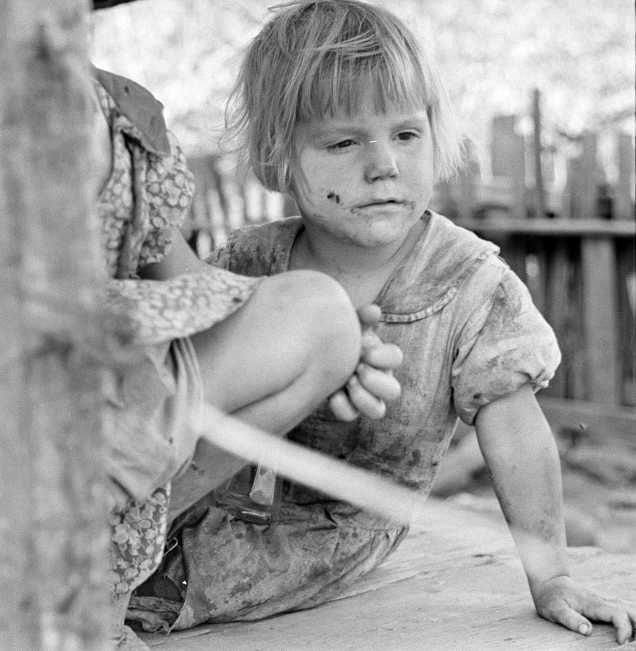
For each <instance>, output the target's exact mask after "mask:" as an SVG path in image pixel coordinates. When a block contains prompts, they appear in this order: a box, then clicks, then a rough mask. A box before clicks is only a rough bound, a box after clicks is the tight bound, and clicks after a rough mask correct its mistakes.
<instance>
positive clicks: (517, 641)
mask: <svg viewBox="0 0 636 651" xmlns="http://www.w3.org/2000/svg"><path fill="white" fill-rule="evenodd" d="M428 507H429V509H428V513H427V516H426V519H425V520H422V521H421V522H420V523H417V524H415V525H414V526H413V527H412V529H411V532H410V534H409V535H408V537H407V538H406V540H404V542H403V543H402V545H401V546H400V547H399V548H398V550H397V551H396V552H395V553H394V554H392V555H391V556H390V557H389V558H388V559H387V561H386V562H385V563H384V564H383V565H381V566H380V567H379V568H378V569H377V570H375V571H374V572H372V573H371V574H369V575H367V576H366V577H364V578H363V579H361V580H360V581H358V582H356V583H355V584H354V585H352V586H351V588H350V589H349V590H347V591H345V593H344V594H342V595H340V596H339V597H336V598H335V599H334V600H333V601H330V602H328V603H326V604H324V605H322V606H320V607H318V608H312V609H308V610H304V611H300V612H295V613H288V614H285V615H280V616H278V617H271V618H268V619H265V620H262V621H259V622H242V623H233V624H217V625H211V626H201V627H199V628H196V629H193V630H190V631H184V632H181V633H175V634H172V635H170V636H160V635H145V636H143V637H144V641H145V642H146V643H148V644H149V645H150V646H151V647H152V648H158V649H159V650H160V651H204V650H205V651H207V650H208V649H210V648H211V647H213V648H214V649H218V650H220V651H253V650H254V649H262V650H268V649H271V650H275V649H288V648H294V649H313V650H316V651H322V650H324V651H332V650H333V649H404V650H407V649H413V650H415V649H449V650H452V649H461V650H462V651H464V650H466V651H477V650H478V651H483V650H485V649H487V650H489V651H509V650H510V649H520V650H524V651H525V650H528V649H532V650H534V649H536V650H537V651H538V650H539V649H541V650H543V649H554V650H556V649H559V650H566V649H572V650H576V651H578V650H581V649H583V650H585V651H592V650H594V651H601V650H604V649H614V648H616V641H615V638H614V633H613V631H612V629H611V627H609V626H607V625H602V624H595V626H594V629H593V632H592V635H591V636H590V637H584V636H581V635H578V634H576V633H573V632H571V631H568V630H566V629H564V628H562V627H559V626H556V625H554V624H551V623H550V622H547V621H545V620H542V619H540V618H539V617H537V615H536V613H535V611H534V608H533V606H532V602H531V599H530V594H529V591H528V587H527V584H526V580H525V577H524V575H523V571H522V569H521V565H520V563H519V561H518V559H517V557H516V552H515V551H514V549H513V545H512V540H511V538H510V535H509V534H508V532H507V529H506V527H505V524H504V522H503V518H502V517H501V515H498V514H497V513H485V512H482V513H479V512H476V511H474V510H471V509H470V508H467V507H464V506H461V505H458V504H457V503H455V502H451V501H446V502H442V501H438V500H432V499H431V500H429V501H428ZM569 555H570V562H571V565H572V574H573V576H574V577H575V578H576V579H578V580H581V581H582V582H583V583H585V584H586V585H588V586H590V587H592V588H594V589H596V590H598V591H600V592H602V593H610V594H613V595H616V596H617V597H619V598H623V599H630V600H636V590H635V588H634V584H633V581H631V580H630V578H631V577H632V576H633V574H634V572H635V571H636V556H634V555H628V554H608V553H603V552H601V551H600V550H597V549H593V548H578V549H576V550H574V549H573V550H571V551H570V554H569Z"/></svg>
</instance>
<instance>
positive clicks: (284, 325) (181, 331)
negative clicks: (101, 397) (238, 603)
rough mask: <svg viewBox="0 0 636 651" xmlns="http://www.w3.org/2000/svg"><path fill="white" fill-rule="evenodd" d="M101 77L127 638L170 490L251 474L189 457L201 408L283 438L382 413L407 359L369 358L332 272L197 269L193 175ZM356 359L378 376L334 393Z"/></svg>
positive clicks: (113, 472) (186, 500)
mask: <svg viewBox="0 0 636 651" xmlns="http://www.w3.org/2000/svg"><path fill="white" fill-rule="evenodd" d="M94 76H95V83H94V89H95V98H96V102H95V132H96V139H97V141H98V143H99V145H100V147H99V151H100V152H101V153H102V154H103V156H102V157H101V158H99V161H101V164H98V166H97V167H98V169H97V171H96V176H97V177H99V179H100V181H101V183H100V186H101V189H100V191H99V195H98V200H97V212H98V217H99V223H100V228H101V236H102V248H103V253H104V263H105V267H106V273H107V275H108V276H109V277H110V278H111V280H109V282H108V285H107V297H106V299H107V300H106V310H107V312H110V313H111V314H115V315H117V317H118V318H120V319H122V320H124V321H125V323H126V324H127V326H128V328H129V335H130V344H131V350H132V355H131V363H130V364H129V365H127V366H123V367H120V368H118V369H117V370H116V373H115V375H114V378H113V381H112V382H111V386H110V387H109V390H108V403H107V415H108V422H109V424H110V428H109V431H108V441H107V443H108V449H107V454H106V470H107V474H108V477H109V480H110V481H109V482H108V488H109V489H110V498H111V506H112V509H111V511H110V517H109V522H110V527H111V533H112V537H111V541H112V544H111V579H112V584H113V595H114V601H115V629H116V630H115V636H116V637H118V638H121V637H122V636H124V637H125V636H126V635H128V632H126V631H124V630H123V629H122V628H121V625H123V614H124V612H125V609H126V607H127V603H128V599H129V597H130V593H131V590H132V589H133V588H134V587H135V586H136V585H139V584H140V583H141V582H143V580H144V579H145V578H146V577H148V576H149V575H150V574H151V573H152V571H153V569H154V568H155V567H156V565H157V564H158V562H159V561H160V559H161V557H162V555H163V550H164V543H165V533H166V526H167V520H168V506H169V500H170V487H171V480H172V479H173V478H174V477H175V476H176V475H180V476H179V482H180V483H179V494H178V499H179V502H180V504H181V505H182V506H189V505H190V504H192V503H193V502H194V501H196V499H197V498H198V497H200V496H201V495H202V494H205V493H207V492H208V491H210V490H211V489H213V488H214V487H216V486H217V485H218V484H220V483H221V482H223V481H224V480H226V479H227V478H229V477H231V476H232V475H234V474H235V473H236V472H237V470H239V469H240V468H241V466H242V465H243V462H242V461H241V460H239V459H236V458H234V457H231V456H230V455H227V454H225V453H223V452H221V451H219V450H217V449H215V448H214V447H213V446H211V445H207V444H204V443H203V442H200V443H199V444H198V445H197V447H196V452H195V444H197V440H196V433H195V427H194V426H192V425H191V423H192V422H194V420H193V419H195V418H196V414H197V410H198V407H199V404H200V403H201V401H202V400H203V399H206V400H208V401H209V402H210V403H212V404H214V405H216V406H217V407H218V408H220V409H221V410H223V411H224V412H228V413H233V414H235V415H236V416H237V417H239V418H241V419H243V420H245V421H247V422H250V423H253V424H257V425H259V426H260V427H263V428H265V429H267V430H269V431H270V432H273V433H279V434H281V435H282V434H284V433H285V432H287V431H288V430H289V429H291V428H292V427H293V426H294V425H296V424H297V423H298V422H300V421H301V420H302V419H303V418H304V417H305V416H306V415H308V414H309V413H310V412H311V411H312V410H313V409H314V408H315V407H316V406H317V405H318V404H319V403H320V402H322V401H323V400H324V399H325V398H327V397H328V396H329V395H330V394H333V395H332V398H331V400H330V404H331V406H332V409H333V412H334V414H335V415H336V416H337V417H340V418H350V417H351V414H352V412H353V411H356V410H360V412H362V413H365V414H366V415H367V416H369V417H372V418H375V417H378V416H380V415H381V414H382V412H383V409H384V400H387V399H390V398H391V397H392V396H394V395H396V394H397V393H399V385H398V383H397V381H396V380H395V379H394V378H393V377H392V375H391V370H392V369H393V368H394V367H395V366H396V365H397V364H398V363H399V361H400V357H401V355H400V352H399V350H398V349H397V348H396V347H395V346H393V345H384V344H382V343H381V342H380V341H379V339H378V338H377V337H373V346H372V347H366V348H365V349H364V351H362V352H361V339H360V325H359V323H358V318H357V316H356V313H355V310H354V309H353V306H352V304H351V301H350V299H349V298H348V297H347V295H346V293H345V292H344V291H343V289H342V288H341V287H340V286H339V285H338V284H337V283H336V282H334V281H333V280H332V279H330V278H329V277H328V276H326V275H324V274H319V273H315V272H311V271H309V272H305V271H298V272H291V273H289V274H283V275H280V276H278V277H277V278H271V279H270V278H265V279H263V278H246V277H241V276H237V275H235V274H233V273H230V272H227V271H223V270H221V269H214V268H212V267H210V266H209V265H206V264H205V263H203V262H202V261H200V260H198V259H197V258H196V256H194V254H193V253H191V251H190V249H189V248H188V247H187V245H186V244H185V242H184V240H183V238H182V236H181V235H180V233H179V231H178V227H179V225H180V223H181V221H182V220H183V218H184V217H185V216H186V214H187V210H188V208H189V205H190V199H191V197H192V177H191V174H190V173H189V171H188V170H187V168H186V165H185V161H184V158H183V154H182V152H181V150H180V148H179V146H178V144H177V143H176V142H175V141H174V139H173V138H172V136H171V135H170V134H168V132H167V131H166V129H165V124H164V122H163V118H162V115H161V105H160V104H159V103H158V102H157V101H156V100H155V99H154V98H153V97H152V96H151V95H150V94H149V93H148V92H147V91H146V90H144V89H143V88H141V87H140V86H138V85H137V84H135V83H134V82H132V81H130V80H127V79H124V78H122V77H118V76H116V75H112V74H109V73H106V72H104V71H100V70H95V71H94ZM140 276H143V277H145V278H148V279H149V280H142V279H141V278H140ZM162 279H163V280H162ZM160 280H162V281H160ZM361 316H362V322H363V323H362V324H363V326H364V327H365V329H369V328H372V327H373V325H374V324H375V321H377V316H374V310H373V309H372V308H371V309H370V308H368V307H367V308H365V310H363V311H362V312H361ZM188 337H189V338H188ZM361 360H362V361H364V362H365V363H367V364H371V365H373V366H375V372H376V376H375V379H374V381H371V382H367V379H366V378H360V380H359V382H358V383H357V384H356V391H348V390H347V391H344V390H340V387H341V386H343V385H344V384H345V383H346V382H347V380H348V379H349V380H350V378H351V376H352V373H354V371H355V368H356V365H357V364H358V363H359V362H360V361H361ZM378 378H381V381H380V382H379V383H378ZM191 460H192V464H189V462H190V461H191ZM193 477H194V479H193Z"/></svg>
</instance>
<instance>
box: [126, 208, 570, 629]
mask: <svg viewBox="0 0 636 651" xmlns="http://www.w3.org/2000/svg"><path fill="white" fill-rule="evenodd" d="M422 221H423V224H422V231H421V234H420V235H419V238H418V240H417V242H415V243H414V246H413V248H412V250H411V253H410V254H409V256H408V257H407V258H406V259H405V260H404V261H403V263H402V264H401V266H400V267H399V268H398V269H397V270H396V271H395V272H394V273H393V275H392V276H391V278H389V280H388V281H387V283H386V285H385V286H384V288H383V289H382V290H381V292H380V294H379V295H378V297H377V299H376V303H378V305H379V306H380V307H381V308H382V314H383V316H382V320H381V322H380V324H379V326H378V328H377V330H378V335H379V336H380V338H381V339H382V340H383V341H385V342H392V343H395V344H397V345H398V346H399V347H400V348H401V349H402V350H403V352H404V363H403V364H402V366H401V367H400V368H399V369H398V370H397V371H396V376H397V378H398V380H399V381H400V383H401V385H402V395H401V398H400V400H399V401H396V402H394V403H391V404H389V405H388V409H387V414H386V416H385V417H384V418H383V419H382V420H379V421H378V420H369V419H366V418H359V419H357V420H356V421H355V422H340V421H337V420H335V419H334V417H333V415H332V414H331V413H330V411H329V410H328V408H327V406H326V405H325V406H324V407H323V408H321V409H319V410H318V411H316V412H315V413H314V414H312V415H311V416H310V417H309V418H307V419H306V420H305V421H303V422H302V423H301V424H300V425H299V426H298V427H296V428H295V429H294V430H293V431H292V432H291V433H290V435H289V438H290V439H292V440H294V441H297V442H299V443H302V444H304V445H307V446H309V447H311V448H314V449H316V450H320V451H322V452H323V453H326V454H329V455H333V456H334V457H337V458H338V459H343V460H345V461H347V462H349V463H351V464H353V465H355V466H359V467H361V468H365V469H367V470H370V471H372V472H374V473H377V474H379V475H382V476H384V477H387V478H390V479H392V480H394V481H397V482H399V483H400V484H402V485H404V486H407V487H409V488H411V489H415V490H417V491H419V492H420V493H421V494H422V495H423V496H425V495H427V494H428V492H429V491H430V488H431V485H432V483H433V480H434V479H435V475H436V472H437V469H438V466H439V463H440V461H441V459H442V457H443V456H444V454H445V452H446V450H447V448H448V446H449V443H450V440H451V438H452V435H453V432H454V429H455V426H456V423H457V419H458V418H460V419H461V420H462V421H464V422H465V423H468V424H472V423H473V422H474V420H475V416H476V414H477V412H478V410H479V409H480V408H481V407H483V406H484V405H486V404H488V403H490V402H492V401H494V400H496V399H497V398H500V397H502V396H504V395H506V394H509V393H511V392H514V391H516V390H517V389H519V388H520V387H521V386H523V385H526V384H527V385H530V386H532V388H533V389H534V390H539V389H541V388H542V387H545V386H546V385H547V384H548V381H549V380H550V378H551V377H552V375H553V374H554V371H555V370H556V367H557V366H558V363H559V361H560V353H559V349H558V345H557V342H556V339H555V336H554V333H553V331H552V329H551V328H550V326H549V325H548V324H547V323H546V322H545V320H544V319H543V317H542V316H541V315H540V313H539V312H538V310H537V309H536V308H535V306H534V305H533V303H532V301H531V298H530V295H529V293H528V291H527V289H526V287H525V286H524V285H523V284H522V282H521V281H520V280H519V279H518V278H517V276H516V275H515V274H514V273H513V272H512V271H511V270H510V268H509V267H508V266H507V265H506V263H505V262H504V261H503V260H502V259H501V258H499V256H498V248H497V247H496V246H495V245H494V244H492V243H490V242H487V241H485V240H482V239H480V238H478V237H477V236H476V235H474V234H473V233H471V232H469V231H467V230H465V229H463V228H459V227H458V226H456V225H454V224H453V223H452V222H450V221H449V220H447V219H446V218H444V217H443V216H441V215H438V214H435V213H432V212H428V211H427V212H426V213H425V214H424V215H423V217H422ZM302 228H303V225H302V221H301V220H300V219H299V218H290V219H287V220H284V221H280V222H274V223H271V224H265V225H259V226H256V227H248V228H246V229H243V230H241V231H238V232H235V233H234V234H232V235H231V236H230V238H229V240H228V242H227V244H226V246H225V247H224V248H223V249H222V250H220V251H218V252H216V253H215V254H214V255H213V257H212V259H211V260H210V261H211V262H213V263H214V264H217V265H220V266H222V267H225V268H227V269H230V270H231V271H234V272H237V273H243V274H250V275H255V276H259V275H272V274H278V273H281V272H284V271H286V270H288V268H289V261H290V254H291V250H292V247H293V244H294V241H295V239H296V237H297V236H298V234H299V232H300V231H301V229H302ZM245 479H246V478H245V477H241V476H239V477H238V478H237V479H236V480H235V484H236V482H238V483H241V482H243V483H245ZM234 488H236V486H233V489H234ZM282 493H283V494H282V504H281V506H280V514H279V516H278V520H277V521H276V522H275V523H273V524H272V525H271V526H268V527H264V526H259V525H255V524H250V523H248V522H244V521H242V520H240V519H237V518H235V517H234V516H233V515H232V514H231V513H229V512H226V511H225V510H224V509H223V508H222V506H221V505H222V503H223V500H222V499H218V500H217V497H218V491H217V495H216V496H215V495H214V494H211V495H209V496H208V497H207V498H204V499H203V500H202V501H201V502H200V503H199V504H198V505H196V506H195V507H193V508H192V509H191V510H190V512H189V513H188V514H187V515H186V517H185V519H184V520H182V521H181V523H180V524H179V526H178V527H176V528H175V530H174V531H173V532H172V533H171V537H173V549H172V551H171V552H170V554H168V555H167V556H166V558H165V559H164V562H163V563H162V565H161V567H160V568H159V570H158V572H157V573H156V575H155V576H156V577H157V576H158V577H159V578H160V579H161V580H162V581H164V582H170V583H171V585H172V586H174V588H175V590H176V591H177V595H176V596H175V595H172V596H171V598H165V596H164V597H158V596H156V595H155V596H147V597H142V596H135V595H133V600H132V602H131V609H130V610H129V615H130V614H131V613H132V614H133V615H134V618H136V619H137V620H139V621H141V622H142V623H143V625H144V626H145V627H146V628H147V629H148V630H169V629H175V630H178V629H185V628H189V627H191V626H195V625H197V624H201V623H204V622H227V621H236V620H255V619H260V618H262V617H266V616H269V615H273V614H276V613H281V612H285V611H289V610H295V609H303V608H308V607H311V606H315V605H317V604H320V603H322V602H324V601H326V600H328V599H330V598H333V597H334V596H336V595H337V594H338V593H339V592H340V591H341V590H342V589H343V588H344V587H345V586H347V585H349V584H350V583H352V582H353V581H355V580H356V579H358V578H359V577H361V576H362V575H364V574H366V573H367V572H369V571H370V570H372V569H373V568H374V567H376V566H377V565H378V564H379V563H381V562H382V560H383V559H384V558H386V556H387V555H388V554H389V553H391V552H392V551H393V550H394V549H395V548H396V547H397V546H398V544H399V543H400V541H401V540H402V539H403V538H404V536H405V534H406V532H407V529H406V527H402V526H396V525H395V524H394V523H391V522H389V521H387V520H384V519H382V518H379V517H377V516H374V515H371V514H369V513H366V512H364V511H362V510H360V509H359V508H356V507H353V506H351V505H349V504H346V503H343V502H339V501H336V500H333V499H331V498H329V497H328V496H325V495H323V494H320V493H319V492H316V491H314V490H310V489H308V488H305V487H303V486H301V485H298V484H294V483H291V482H288V481H286V482H284V484H283V491H282Z"/></svg>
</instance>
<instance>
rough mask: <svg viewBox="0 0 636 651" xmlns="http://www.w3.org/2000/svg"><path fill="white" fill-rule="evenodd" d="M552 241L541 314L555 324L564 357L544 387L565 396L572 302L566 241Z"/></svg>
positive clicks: (568, 365) (569, 352)
mask: <svg viewBox="0 0 636 651" xmlns="http://www.w3.org/2000/svg"><path fill="white" fill-rule="evenodd" d="M551 243H552V245H553V246H552V249H551V251H550V256H549V267H548V269H547V272H546V275H547V278H546V310H545V312H544V315H545V317H546V319H547V321H548V323H549V324H550V325H551V326H552V327H553V328H554V331H555V334H556V336H557V340H558V341H559V345H560V346H561V352H562V354H563V359H562V361H561V366H560V367H559V368H558V369H557V372H556V374H555V376H554V378H552V381H551V382H550V386H549V387H548V388H547V389H546V390H545V391H546V392H547V393H548V395H551V396H554V397H558V398H565V397H566V396H567V384H568V371H569V367H570V364H571V361H572V352H573V351H572V350H571V348H572V341H573V337H572V332H571V325H572V323H573V321H574V320H573V319H572V317H571V309H572V302H571V301H570V260H569V256H568V248H567V243H566V242H564V241H562V240H557V241H555V242H551Z"/></svg>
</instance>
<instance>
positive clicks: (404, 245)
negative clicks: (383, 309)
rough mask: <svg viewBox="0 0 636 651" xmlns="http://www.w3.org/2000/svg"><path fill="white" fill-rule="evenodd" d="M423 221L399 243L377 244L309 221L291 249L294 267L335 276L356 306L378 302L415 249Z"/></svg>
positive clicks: (292, 265) (292, 267)
mask: <svg viewBox="0 0 636 651" xmlns="http://www.w3.org/2000/svg"><path fill="white" fill-rule="evenodd" d="M422 227H423V224H422V221H421V220H420V221H418V222H417V223H416V224H415V225H414V226H413V228H411V230H410V231H409V232H408V233H407V235H406V236H405V237H404V238H403V239H402V240H401V241H397V242H391V243H390V244H386V245H381V246H377V247H364V246H358V245H356V244H354V243H351V242H347V241H344V240H342V239H339V238H334V237H332V236H330V235H329V233H325V232H324V231H322V230H320V229H317V228H315V227H313V225H311V224H305V228H304V229H303V230H302V231H301V232H300V234H299V236H298V238H297V239H296V242H295V243H294V247H293V249H292V252H291V260H290V268H291V269H313V270H314V271H322V272H323V273H326V274H327V275H329V276H331V277H332V278H335V279H336V280H337V281H338V282H339V283H340V284H341V285H342V286H343V287H344V288H345V289H346V290H347V292H348V293H349V296H350V298H351V300H352V302H353V304H354V305H355V307H361V306H362V305H367V304H368V303H372V302H374V301H375V299H376V297H377V296H378V294H379V293H380V291H381V290H382V288H383V287H384V285H385V284H386V282H387V281H388V280H389V278H390V277H391V275H392V274H393V272H394V271H395V269H396V268H397V267H398V266H399V264H400V263H401V262H402V260H404V258H405V257H406V256H407V255H408V254H409V252H410V251H411V249H412V247H413V244H414V243H415V242H416V240H417V236H418V235H419V233H420V229H421V228H422Z"/></svg>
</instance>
